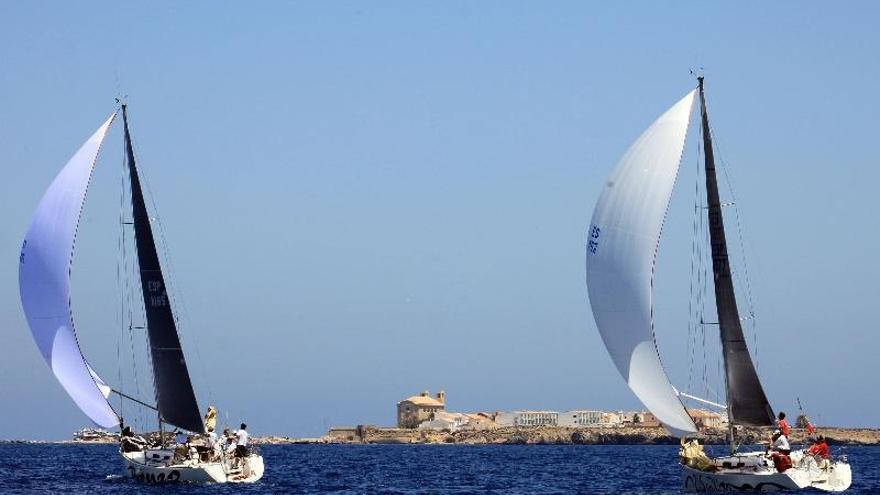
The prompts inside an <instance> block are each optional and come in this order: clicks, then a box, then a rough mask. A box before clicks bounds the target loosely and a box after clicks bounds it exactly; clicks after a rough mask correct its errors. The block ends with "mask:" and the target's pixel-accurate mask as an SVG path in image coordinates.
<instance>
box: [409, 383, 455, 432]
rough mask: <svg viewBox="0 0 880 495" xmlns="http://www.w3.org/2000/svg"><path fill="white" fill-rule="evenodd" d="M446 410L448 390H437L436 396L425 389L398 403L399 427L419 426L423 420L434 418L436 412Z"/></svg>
mask: <svg viewBox="0 0 880 495" xmlns="http://www.w3.org/2000/svg"><path fill="white" fill-rule="evenodd" d="M445 410H446V392H444V391H442V390H441V391H440V392H437V396H436V398H434V397H431V394H430V393H429V392H428V391H427V390H425V391H424V392H422V393H421V394H419V395H413V396H412V397H410V398H408V399H404V400H402V401H400V402H398V403H397V427H398V428H418V427H419V424H420V423H422V422H423V421H428V420H430V419H433V416H434V413H436V412H442V411H445Z"/></svg>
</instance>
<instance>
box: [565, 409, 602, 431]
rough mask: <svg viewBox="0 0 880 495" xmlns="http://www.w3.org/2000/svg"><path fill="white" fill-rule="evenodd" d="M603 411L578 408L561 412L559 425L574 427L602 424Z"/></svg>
mask: <svg viewBox="0 0 880 495" xmlns="http://www.w3.org/2000/svg"><path fill="white" fill-rule="evenodd" d="M602 414H603V413H602V411H590V410H583V409H582V410H576V411H565V412H561V413H559V418H558V420H557V425H558V426H567V427H574V428H583V427H591V426H592V427H596V426H601V424H602Z"/></svg>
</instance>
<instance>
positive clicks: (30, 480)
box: [0, 444, 880, 495]
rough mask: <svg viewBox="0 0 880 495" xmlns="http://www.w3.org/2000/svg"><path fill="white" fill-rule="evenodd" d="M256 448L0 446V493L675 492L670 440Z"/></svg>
mask: <svg viewBox="0 0 880 495" xmlns="http://www.w3.org/2000/svg"><path fill="white" fill-rule="evenodd" d="M716 449H720V447H717V448H716ZM833 450H837V448H834V449H833ZM262 452H263V456H264V458H265V461H266V474H265V477H264V478H263V479H262V480H261V481H260V482H258V483H256V484H253V485H232V484H230V485H145V484H140V483H137V482H134V481H131V480H128V479H126V478H122V477H121V476H119V474H120V471H121V469H120V466H121V464H120V462H119V458H118V454H117V452H116V447H115V446H112V445H48V444H43V445H40V444H37V445H33V444H0V461H2V462H0V493H2V494H4V495H9V494H23V493H52V494H56V493H58V494H64V495H73V494H80V493H88V494H105V493H146V494H150V493H181V494H225V493H254V494H256V493H324V494H331V493H333V494H360V493H366V494H374V493H375V494H385V493H387V494H471V493H477V494H483V493H484V494H489V493H492V494H508V493H510V494H562V493H609V494H610V493H615V494H619V493H631V494H661V493H678V492H679V484H680V471H679V468H678V465H677V447H675V446H668V445H657V446H606V445H596V446H587V445H558V446H557V445H475V446H464V445H283V446H266V447H263V448H262ZM845 452H846V453H847V454H848V456H849V459H850V462H851V464H852V467H853V473H854V474H853V486H852V488H850V490H849V491H848V492H847V493H852V494H868V493H880V447H848V448H846V451H845ZM718 453H721V452H720V450H719V452H718ZM817 493H818V492H817Z"/></svg>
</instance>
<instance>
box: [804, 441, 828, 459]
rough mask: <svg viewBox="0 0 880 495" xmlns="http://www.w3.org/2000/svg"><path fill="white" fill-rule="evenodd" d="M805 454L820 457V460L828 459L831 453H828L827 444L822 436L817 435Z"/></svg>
mask: <svg viewBox="0 0 880 495" xmlns="http://www.w3.org/2000/svg"><path fill="white" fill-rule="evenodd" d="M807 453H808V454H810V455H813V456H816V457H821V458H822V459H828V458H830V457H831V453H830V452H829V451H828V442H826V441H825V437H824V436H823V435H819V438H818V439H817V440H816V443H814V444H813V445H811V446H810V448H809V450H807Z"/></svg>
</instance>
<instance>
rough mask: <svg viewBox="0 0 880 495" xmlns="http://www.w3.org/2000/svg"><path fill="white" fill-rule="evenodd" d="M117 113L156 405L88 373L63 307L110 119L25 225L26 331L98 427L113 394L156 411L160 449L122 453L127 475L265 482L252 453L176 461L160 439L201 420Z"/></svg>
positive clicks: (114, 421) (22, 283) (108, 420)
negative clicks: (83, 213) (171, 427)
mask: <svg viewBox="0 0 880 495" xmlns="http://www.w3.org/2000/svg"><path fill="white" fill-rule="evenodd" d="M121 110H122V116H123V121H124V123H123V124H124V140H125V151H126V165H127V167H126V168H127V172H128V174H127V175H128V177H129V181H128V183H129V187H130V197H131V219H132V221H131V222H126V224H130V225H131V228H133V230H134V239H135V243H136V247H137V249H136V252H137V261H138V268H139V270H138V271H139V274H140V287H141V289H142V295H143V308H144V314H145V319H146V330H147V337H148V341H149V346H150V353H149V359H150V362H151V365H152V366H151V368H152V372H153V383H154V392H155V399H156V403H155V405H154V404H149V403H146V402H145V401H143V400H139V399H137V398H134V397H131V396H129V395H127V394H124V393H122V392H119V391H117V390H116V389H114V388H112V387H111V386H110V385H108V384H107V382H105V381H104V380H102V379H101V378H100V376H99V375H98V373H97V372H95V370H94V369H93V368H92V367H91V366H90V365H89V363H88V361H87V360H86V358H85V356H84V355H83V353H82V351H81V349H80V346H79V343H78V342H77V338H76V332H75V325H74V319H73V311H72V307H71V303H70V267H71V265H72V263H73V252H74V243H75V239H76V232H77V228H78V226H79V220H80V214H81V211H82V207H83V204H84V202H85V196H86V192H87V189H88V186H89V183H90V181H91V177H92V172H93V170H94V168H95V165H96V162H97V158H98V152H99V150H100V147H101V143H102V142H103V141H104V138H105V136H106V135H107V132H108V130H109V129H110V126H111V124H112V123H113V121H114V119H115V118H116V116H117V113H118V111H117V112H114V113H113V114H112V115H111V116H110V117H109V118H108V119H107V120H106V121H105V122H104V123H103V124H102V125H101V126H100V127H99V128H98V130H97V131H96V132H95V133H94V134H93V135H92V136H91V137H90V138H89V139H88V140H87V141H86V142H85V143H84V144H83V145H82V147H81V148H80V149H79V150H78V151H77V152H76V154H75V155H74V156H73V157H72V158H71V159H70V161H68V162H67V164H66V165H65V166H64V168H63V169H62V170H61V172H59V174H58V175H57V176H56V177H55V180H54V181H53V182H52V184H51V185H50V186H49V189H48V190H47V191H46V192H45V194H44V195H43V198H42V200H41V201H40V204H39V206H38V207H37V210H36V212H35V213H34V216H33V219H32V220H31V224H30V227H29V228H28V231H27V235H26V236H25V239H24V242H23V243H22V248H21V255H20V258H19V288H20V293H21V303H22V307H23V309H24V313H25V316H26V317H27V321H28V325H29V326H30V329H31V333H32V334H33V337H34V340H35V341H36V344H37V347H38V348H39V350H40V353H41V354H42V355H43V358H44V359H45V360H46V363H47V364H48V365H49V367H50V368H51V369H52V372H53V373H54V374H55V376H56V378H57V379H58V381H59V382H60V383H61V385H62V386H63V387H64V389H65V391H67V393H68V394H69V395H70V397H71V398H72V399H73V401H74V402H75V403H76V405H77V406H79V408H80V409H81V410H82V411H83V413H85V414H86V416H88V417H89V418H90V419H91V420H92V421H93V422H94V423H95V424H97V425H98V426H100V427H102V428H115V427H118V426H120V417H119V415H118V414H117V411H116V410H114V408H113V406H112V405H111V403H110V401H109V397H110V395H111V394H113V393H115V394H118V395H119V396H120V397H122V398H124V399H126V400H132V401H134V402H136V403H138V404H141V405H142V406H146V407H148V408H151V409H153V410H155V411H156V413H157V415H158V421H159V429H160V438H161V441H160V444H159V445H158V446H156V447H146V448H144V449H139V450H135V451H129V450H132V449H122V448H120V454H121V456H122V462H123V465H124V473H125V475H127V476H130V477H133V478H136V479H139V480H144V481H151V482H162V481H194V482H218V483H223V482H253V481H257V480H258V479H260V478H261V477H262V475H263V458H262V457H261V456H260V455H258V454H256V453H254V452H251V453H250V454H249V455H248V456H247V457H244V458H240V459H237V460H235V461H233V460H232V459H227V458H225V457H224V456H214V455H201V456H200V455H192V454H191V453H190V452H189V451H186V449H184V452H183V453H181V452H180V451H178V452H177V453H175V449H174V448H173V446H169V445H168V442H166V439H165V435H164V434H162V433H161V432H162V428H163V424H171V425H174V426H176V427H178V428H180V429H181V430H185V431H188V432H192V433H195V434H205V428H206V427H205V424H204V423H203V421H202V417H201V415H200V413H199V406H198V403H197V401H196V396H195V392H194V390H193V386H192V383H191V381H190V376H189V371H188V369H187V365H186V359H185V357H184V354H183V349H182V348H181V344H180V338H179V336H178V334H177V326H176V321H175V318H174V314H173V313H172V308H171V300H170V298H169V297H168V293H167V290H166V285H165V279H164V277H163V275H162V267H161V265H160V263H159V257H158V254H157V251H156V246H155V242H154V239H153V230H152V227H151V225H150V217H149V216H148V213H147V207H146V203H145V201H144V195H143V191H142V189H141V181H140V177H139V174H138V169H137V166H136V163H135V158H134V151H133V149H132V144H131V136H130V134H129V126H128V113H127V107H126V105H124V104H123V105H122V107H121ZM123 227H125V226H123Z"/></svg>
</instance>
